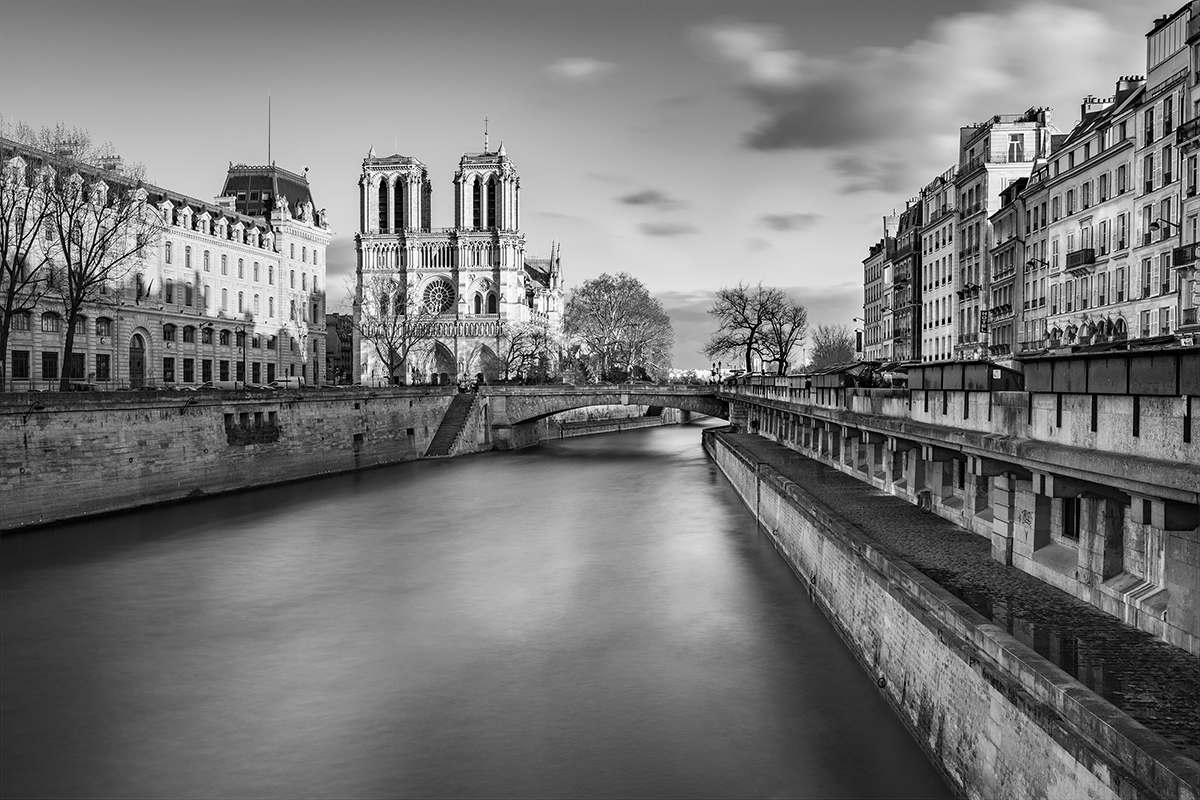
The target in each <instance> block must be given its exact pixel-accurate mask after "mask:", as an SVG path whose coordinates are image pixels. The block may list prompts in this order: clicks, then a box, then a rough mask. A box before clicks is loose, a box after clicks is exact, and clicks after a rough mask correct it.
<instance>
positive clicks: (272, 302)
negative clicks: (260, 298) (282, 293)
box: [267, 297, 275, 317]
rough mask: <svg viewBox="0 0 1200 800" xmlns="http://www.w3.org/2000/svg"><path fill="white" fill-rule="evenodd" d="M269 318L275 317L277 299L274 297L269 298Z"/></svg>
mask: <svg viewBox="0 0 1200 800" xmlns="http://www.w3.org/2000/svg"><path fill="white" fill-rule="evenodd" d="M267 316H268V317H273V316H275V298H274V297H268V298H267Z"/></svg>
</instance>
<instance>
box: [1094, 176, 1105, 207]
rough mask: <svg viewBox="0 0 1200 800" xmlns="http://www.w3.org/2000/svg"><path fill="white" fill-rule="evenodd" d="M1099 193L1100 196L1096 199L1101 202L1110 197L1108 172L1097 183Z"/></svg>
mask: <svg viewBox="0 0 1200 800" xmlns="http://www.w3.org/2000/svg"><path fill="white" fill-rule="evenodd" d="M1097 194H1098V195H1099V196H1098V197H1097V198H1096V199H1097V200H1099V202H1101V203H1103V202H1104V201H1105V200H1107V199H1108V173H1107V172H1106V173H1104V174H1103V175H1101V176H1100V179H1099V182H1098V184H1097Z"/></svg>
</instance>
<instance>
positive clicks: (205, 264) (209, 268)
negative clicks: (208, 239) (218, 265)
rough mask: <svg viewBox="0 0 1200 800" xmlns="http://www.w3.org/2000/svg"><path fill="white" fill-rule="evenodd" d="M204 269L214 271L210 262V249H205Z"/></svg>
mask: <svg viewBox="0 0 1200 800" xmlns="http://www.w3.org/2000/svg"><path fill="white" fill-rule="evenodd" d="M204 271H205V272H211V271H212V267H211V266H210V264H209V256H208V251H207V250H205V251H204Z"/></svg>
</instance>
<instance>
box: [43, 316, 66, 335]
mask: <svg viewBox="0 0 1200 800" xmlns="http://www.w3.org/2000/svg"><path fill="white" fill-rule="evenodd" d="M42 331H43V332H45V333H59V332H60V331H62V317H60V316H59V315H58V314H55V313H54V312H52V311H47V312H46V313H45V314H42Z"/></svg>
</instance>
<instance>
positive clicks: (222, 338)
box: [217, 331, 230, 347]
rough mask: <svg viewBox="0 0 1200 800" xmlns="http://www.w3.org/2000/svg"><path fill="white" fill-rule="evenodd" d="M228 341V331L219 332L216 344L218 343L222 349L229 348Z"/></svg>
mask: <svg viewBox="0 0 1200 800" xmlns="http://www.w3.org/2000/svg"><path fill="white" fill-rule="evenodd" d="M229 339H230V336H229V331H221V333H220V334H219V335H218V336H217V342H218V343H219V344H220V345H221V346H222V347H228V346H229Z"/></svg>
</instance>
